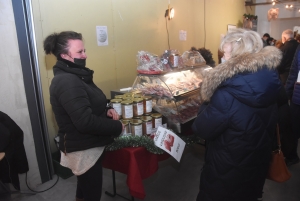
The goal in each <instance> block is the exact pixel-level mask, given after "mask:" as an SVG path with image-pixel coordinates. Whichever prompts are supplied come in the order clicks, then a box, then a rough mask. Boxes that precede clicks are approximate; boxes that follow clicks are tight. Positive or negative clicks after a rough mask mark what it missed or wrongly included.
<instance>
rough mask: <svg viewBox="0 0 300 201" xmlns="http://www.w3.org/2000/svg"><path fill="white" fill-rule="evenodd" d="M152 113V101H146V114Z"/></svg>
mask: <svg viewBox="0 0 300 201" xmlns="http://www.w3.org/2000/svg"><path fill="white" fill-rule="evenodd" d="M149 112H152V100H147V101H146V113H149Z"/></svg>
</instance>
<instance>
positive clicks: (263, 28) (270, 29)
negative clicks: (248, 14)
mask: <svg viewBox="0 0 300 201" xmlns="http://www.w3.org/2000/svg"><path fill="white" fill-rule="evenodd" d="M262 2H270V1H267V0H257V1H256V3H262ZM286 4H293V5H294V7H295V8H294V9H286V8H285V6H286ZM270 8H279V15H278V18H277V19H276V20H271V21H270V22H269V21H268V17H267V16H268V15H267V13H268V10H269V9H270ZM296 8H298V9H299V8H300V3H298V2H288V3H281V4H276V5H275V6H272V4H269V5H259V6H255V15H257V16H258V24H257V32H258V33H259V34H260V35H261V36H262V35H263V34H264V33H269V34H270V35H271V37H273V38H275V39H281V33H282V31H284V30H285V29H292V30H293V28H294V26H300V12H298V9H296Z"/></svg>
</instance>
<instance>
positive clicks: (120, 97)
mask: <svg viewBox="0 0 300 201" xmlns="http://www.w3.org/2000/svg"><path fill="white" fill-rule="evenodd" d="M123 97H124V96H123V95H115V99H121V100H123Z"/></svg>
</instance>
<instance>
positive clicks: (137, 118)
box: [132, 116, 142, 120]
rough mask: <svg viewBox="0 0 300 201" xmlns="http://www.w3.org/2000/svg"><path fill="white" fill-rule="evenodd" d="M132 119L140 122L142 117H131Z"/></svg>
mask: <svg viewBox="0 0 300 201" xmlns="http://www.w3.org/2000/svg"><path fill="white" fill-rule="evenodd" d="M132 119H139V120H141V119H142V116H136V117H132Z"/></svg>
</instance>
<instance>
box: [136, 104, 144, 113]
mask: <svg viewBox="0 0 300 201" xmlns="http://www.w3.org/2000/svg"><path fill="white" fill-rule="evenodd" d="M143 113H144V106H143V103H142V102H141V103H137V115H142V114H143Z"/></svg>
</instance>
